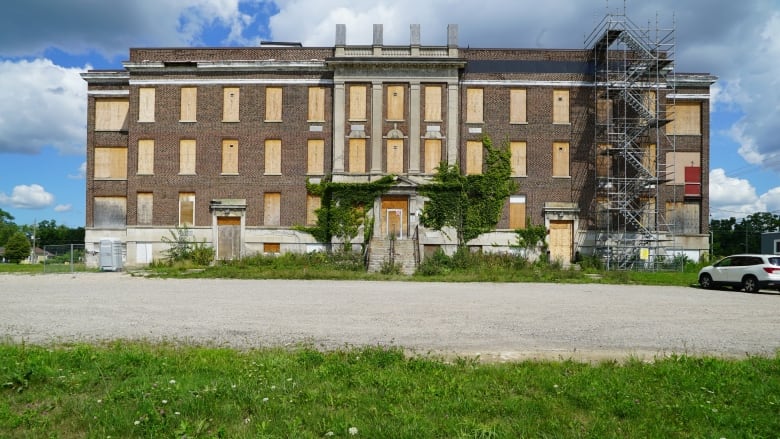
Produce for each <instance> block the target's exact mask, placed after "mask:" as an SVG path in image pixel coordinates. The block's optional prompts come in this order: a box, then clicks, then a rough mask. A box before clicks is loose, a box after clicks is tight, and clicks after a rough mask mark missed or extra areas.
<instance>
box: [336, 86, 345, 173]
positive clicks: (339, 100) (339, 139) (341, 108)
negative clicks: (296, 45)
mask: <svg viewBox="0 0 780 439" xmlns="http://www.w3.org/2000/svg"><path fill="white" fill-rule="evenodd" d="M345 103H346V94H345V88H344V82H337V83H335V84H334V85H333V173H334V174H342V173H344V138H345V137H346V132H345V128H346V116H345V114H344V113H345V110H346V105H345Z"/></svg>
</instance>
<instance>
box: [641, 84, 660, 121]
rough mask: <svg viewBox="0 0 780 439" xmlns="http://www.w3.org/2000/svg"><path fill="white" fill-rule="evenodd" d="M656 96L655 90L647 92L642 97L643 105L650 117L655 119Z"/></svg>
mask: <svg viewBox="0 0 780 439" xmlns="http://www.w3.org/2000/svg"><path fill="white" fill-rule="evenodd" d="M656 104H657V102H656V94H655V90H647V91H646V92H644V94H643V96H642V105H643V106H644V107H645V110H647V113H648V116H650V117H655V113H656V111H655V108H656Z"/></svg>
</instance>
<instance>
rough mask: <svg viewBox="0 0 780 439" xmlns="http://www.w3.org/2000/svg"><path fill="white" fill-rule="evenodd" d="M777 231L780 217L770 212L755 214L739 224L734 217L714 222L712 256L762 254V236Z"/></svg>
mask: <svg viewBox="0 0 780 439" xmlns="http://www.w3.org/2000/svg"><path fill="white" fill-rule="evenodd" d="M775 230H780V216H778V215H775V214H772V213H770V212H758V213H754V214H751V215H748V216H747V217H745V218H742V219H741V220H740V221H739V222H737V220H736V219H735V218H734V217H732V218H728V219H722V220H712V221H710V232H711V233H712V254H713V255H716V256H726V255H730V254H734V253H760V252H761V234H762V233H764V232H772V231H775Z"/></svg>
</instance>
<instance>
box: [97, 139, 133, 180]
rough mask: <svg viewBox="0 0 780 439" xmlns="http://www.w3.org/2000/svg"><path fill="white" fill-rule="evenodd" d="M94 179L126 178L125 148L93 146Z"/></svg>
mask: <svg viewBox="0 0 780 439" xmlns="http://www.w3.org/2000/svg"><path fill="white" fill-rule="evenodd" d="M95 180H127V148H121V147H117V148H113V147H108V148H104V147H99V148H95Z"/></svg>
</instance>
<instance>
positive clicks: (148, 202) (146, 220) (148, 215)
mask: <svg viewBox="0 0 780 439" xmlns="http://www.w3.org/2000/svg"><path fill="white" fill-rule="evenodd" d="M153 208H154V194H152V193H151V192H139V193H138V198H137V202H136V211H137V213H138V217H137V222H138V224H139V225H149V224H152V218H153V216H152V213H153V210H152V209H153Z"/></svg>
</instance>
